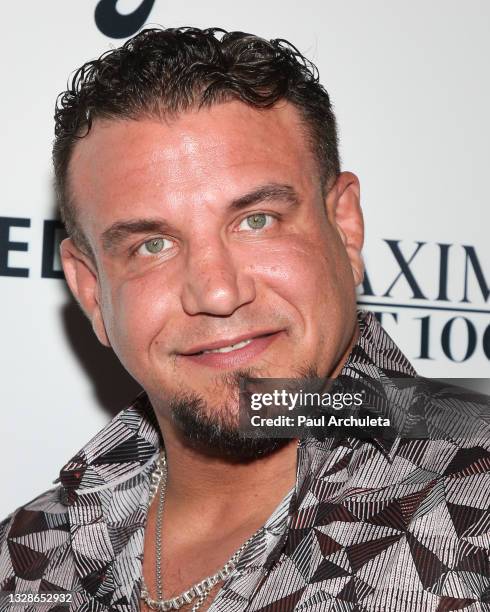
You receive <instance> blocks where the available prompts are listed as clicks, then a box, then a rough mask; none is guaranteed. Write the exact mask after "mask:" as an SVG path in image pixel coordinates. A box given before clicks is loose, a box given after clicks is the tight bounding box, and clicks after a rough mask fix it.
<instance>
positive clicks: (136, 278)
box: [0, 28, 490, 612]
mask: <svg viewBox="0 0 490 612" xmlns="http://www.w3.org/2000/svg"><path fill="white" fill-rule="evenodd" d="M54 166H55V175H56V186H57V191H58V197H59V202H60V207H61V212H62V215H63V219H64V221H65V224H66V227H67V231H68V233H69V235H70V237H69V238H68V239H66V240H65V241H64V242H63V243H62V247H61V255H62V261H63V267H64V271H65V275H66V279H67V282H68V284H69V286H70V289H71V290H72V292H73V294H74V295H75V297H76V299H77V300H78V302H79V303H80V306H81V307H82V309H83V310H84V312H85V314H86V315H87V316H88V317H89V319H90V321H91V322H92V325H93V328H94V331H95V333H96V334H97V337H98V338H99V340H100V341H101V342H102V343H103V344H104V345H106V346H108V347H111V348H112V349H113V350H114V351H115V353H116V354H117V356H118V357H119V359H120V360H121V362H122V363H123V364H124V366H125V367H126V368H127V370H128V371H129V372H130V374H131V375H132V376H133V377H134V378H135V379H136V380H137V381H138V382H139V383H140V384H141V385H142V387H143V388H144V390H145V393H144V394H142V395H141V396H140V397H139V398H137V399H136V401H135V402H134V403H133V404H132V405H131V406H130V407H129V408H127V409H125V410H123V411H122V412H121V413H119V415H117V416H116V418H115V419H113V421H111V422H110V423H109V424H108V425H107V426H106V427H105V428H104V429H103V430H102V431H101V432H100V433H99V434H98V435H97V436H96V437H95V438H94V439H93V440H91V441H90V442H89V443H88V444H87V445H86V446H85V447H84V448H83V449H82V450H81V451H80V452H79V453H77V454H76V455H75V456H74V457H73V458H72V459H71V460H70V461H69V462H68V463H67V464H66V465H65V466H64V467H63V468H62V470H61V473H60V478H59V480H58V482H57V485H56V486H55V487H54V488H53V489H51V490H50V491H48V492H46V493H44V494H43V495H41V496H39V497H38V498H36V499H35V500H33V501H32V502H30V503H28V504H26V505H25V506H23V507H22V508H20V509H18V510H17V511H16V512H14V513H13V514H12V515H11V516H10V517H8V518H7V519H6V520H5V521H4V522H3V524H2V528H1V531H0V534H1V542H2V549H1V556H0V587H1V589H2V590H3V591H4V592H5V593H6V595H5V596H4V599H3V604H2V605H4V608H2V609H7V608H8V606H13V605H14V603H15V602H16V601H18V602H20V603H19V605H20V607H22V606H24V609H26V610H31V609H32V610H34V609H36V610H39V609H41V608H42V606H44V608H43V609H47V610H58V609H62V606H63V605H69V607H70V609H73V610H87V611H88V610H93V611H99V610H100V611H102V610H111V611H112V610H114V611H116V610H118V611H129V610H138V609H141V610H148V609H161V610H168V609H180V610H185V611H190V610H208V609H209V610H210V611H212V612H217V611H236V612H238V611H244V610H248V611H259V610H260V611H263V612H265V611H270V612H272V611H279V610H281V611H289V610H298V611H299V610H302V611H303V610H304V611H308V612H310V611H320V610H322V611H323V610H373V611H374V610H456V609H458V610H460V609H467V610H483V609H490V568H489V558H488V552H489V548H490V545H489V538H490V532H489V525H490V514H489V511H488V505H489V504H488V501H489V492H490V474H489V473H488V466H489V465H490V463H489V457H490V455H489V442H490V438H489V435H488V423H487V422H486V421H485V420H484V419H483V418H481V417H480V416H478V412H479V411H480V412H482V410H484V409H485V404H484V399H483V398H481V397H479V396H476V395H472V394H470V393H468V394H466V395H465V396H460V397H457V396H455V397H452V396H451V395H450V394H449V392H448V390H447V389H445V388H441V387H430V385H428V383H427V381H423V380H422V379H419V378H418V377H417V376H416V373H415V371H414V370H413V368H412V366H411V365H410V364H409V362H408V361H407V360H406V358H405V357H404V356H403V355H402V353H401V352H400V351H399V349H398V348H397V347H396V346H395V345H394V343H393V342H392V340H391V339H390V338H389V337H388V336H387V335H386V333H385V332H384V331H383V330H382V328H381V327H380V326H379V325H378V323H377V321H376V319H375V318H374V316H373V315H371V314H370V313H362V312H359V313H357V312H356V299H355V286H356V285H358V284H359V283H360V282H361V281H362V276H363V264H362V258H361V248H362V243H363V221H362V214H361V210H360V205H359V183H358V180H357V178H356V177H355V176H354V175H353V174H351V173H349V172H341V171H340V164H339V157H338V150H337V137H336V125H335V118H334V115H333V113H332V109H331V105H330V101H329V97H328V95H327V92H326V91H325V90H324V88H323V87H322V86H321V85H320V84H319V83H318V79H317V76H316V72H315V69H314V67H313V66H312V65H311V64H310V63H309V62H308V61H307V60H305V59H304V58H303V57H302V56H301V55H300V54H299V52H298V51H297V50H296V49H295V48H294V47H292V46H291V45H289V43H286V42H285V41H281V40H273V41H266V40H263V39H261V38H258V37H255V36H252V35H249V34H243V33H236V32H235V33H223V31H221V30H204V31H201V30H198V29H188V28H181V29H172V30H146V31H143V32H141V33H140V34H138V35H137V36H135V37H134V38H133V39H132V40H130V41H129V42H127V43H126V44H125V45H124V46H123V47H122V48H120V49H115V50H112V51H110V52H108V53H107V54H105V55H103V56H102V57H101V58H99V59H98V60H96V61H94V62H89V63H88V64H85V65H84V66H83V67H82V68H80V69H79V71H77V73H76V74H75V76H74V78H73V81H72V83H71V85H70V88H69V89H68V90H67V91H66V92H65V93H64V94H63V95H62V96H61V97H60V99H59V102H58V106H57V110H56V140H55V144H54ZM339 377H343V378H346V379H348V378H352V379H361V380H364V379H366V380H370V381H381V380H383V381H389V384H390V391H392V392H393V394H394V395H393V394H392V395H390V396H389V397H391V399H390V401H389V402H388V403H387V405H386V410H387V411H388V413H389V414H391V415H392V417H393V421H394V422H398V421H400V419H401V420H403V419H404V418H405V417H406V415H408V414H410V415H415V416H416V420H417V421H418V422H422V423H423V424H424V427H425V426H427V430H430V428H431V427H432V426H433V425H434V423H435V422H436V420H437V414H438V410H439V413H440V411H441V410H442V411H443V413H444V414H445V415H446V414H447V415H450V419H449V420H451V422H452V423H453V424H454V430H455V431H458V432H459V433H461V431H462V432H463V433H464V434H465V436H464V439H463V440H461V439H459V438H457V437H451V438H450V439H449V440H446V439H443V437H442V436H441V437H440V439H428V438H429V436H426V439H414V438H410V439H405V438H402V437H401V435H397V436H396V437H395V438H393V439H384V438H383V437H382V436H374V437H372V438H367V439H365V438H363V437H362V436H356V435H352V436H348V435H347V436H330V435H326V437H324V439H323V440H317V439H315V438H313V437H311V436H307V437H303V438H301V439H300V440H298V439H296V438H288V437H284V438H275V437H266V438H260V437H259V438H249V437H246V436H245V435H244V434H243V432H242V431H241V430H240V428H239V424H238V403H239V402H238V399H239V398H238V385H239V383H240V381H243V380H251V379H254V378H255V379H263V378H268V379H269V378H272V379H274V378H289V379H298V380H307V381H308V380H318V379H320V380H324V379H327V378H339ZM398 379H400V380H401V381H402V383H400V384H399V385H398V384H397V383H396V382H395V381H396V380H398ZM402 388H408V389H409V392H410V393H409V395H410V403H406V402H405V403H404V402H402V401H400V402H398V403H397V401H396V397H398V396H397V395H396V394H397V393H398V391H399V389H402ZM386 397H388V395H387V396H386ZM393 398H395V399H393ZM463 400H465V401H463ZM414 418H415V417H414ZM475 419H476V423H477V427H476V428H470V427H469V425H468V423H469V422H472V423H474V422H475ZM433 429H434V427H433ZM470 430H471V431H470ZM206 577H208V578H209V579H207V580H203V579H205V578H206ZM196 585H197V586H196ZM27 592H30V593H35V594H36V595H41V594H43V595H44V594H49V593H50V592H56V593H67V594H68V595H69V598H68V600H67V599H66V598H64V599H63V600H61V599H59V598H58V601H56V602H53V601H51V602H46V601H44V602H42V601H40V598H39V597H38V601H33V599H32V597H31V600H30V601H31V602H32V603H29V600H28V599H27V598H25V597H24V599H22V598H21V597H20V595H21V594H23V593H27ZM14 593H17V594H19V597H18V598H17V600H15V598H14V597H13V594H14ZM182 593H184V595H182V596H180V594H182ZM45 599H46V598H45ZM67 601H68V603H67Z"/></svg>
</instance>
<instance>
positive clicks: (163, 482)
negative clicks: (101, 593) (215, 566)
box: [141, 451, 264, 612]
mask: <svg viewBox="0 0 490 612" xmlns="http://www.w3.org/2000/svg"><path fill="white" fill-rule="evenodd" d="M159 486H160V497H159V501H158V514H157V533H156V541H155V557H156V567H155V578H156V585H157V598H158V599H152V598H151V597H150V593H149V591H148V587H147V586H146V584H145V581H144V579H142V585H141V599H142V600H143V601H144V602H145V603H146V605H147V606H148V607H149V608H151V609H152V610H160V611H162V610H163V611H165V612H166V611H168V610H178V609H179V608H181V607H182V606H184V605H185V604H188V603H191V602H192V601H193V600H194V599H195V598H196V597H197V598H198V600H197V601H196V603H195V604H194V605H193V607H192V610H191V612H197V610H198V609H199V608H200V607H201V605H202V604H203V603H204V601H205V599H206V597H207V596H208V595H209V593H210V591H211V589H212V588H213V587H214V585H215V584H218V582H221V581H222V580H224V579H225V578H227V577H228V576H229V575H230V574H231V572H232V571H233V570H234V569H235V567H236V564H237V561H238V559H239V557H240V555H241V554H242V552H243V550H244V549H245V547H246V546H247V545H248V544H249V543H250V542H251V541H252V540H253V538H255V536H256V535H257V534H258V533H260V532H261V531H262V530H263V529H264V528H263V527H261V528H260V529H258V530H257V531H256V532H255V533H254V534H253V535H252V536H250V537H249V538H248V540H247V541H246V542H244V543H243V544H242V545H241V546H240V548H239V549H238V550H237V551H236V552H235V553H234V554H233V555H232V557H230V559H229V560H228V561H227V562H226V563H225V564H224V565H223V567H222V568H221V569H220V570H218V571H217V572H216V573H215V574H213V575H212V576H208V577H207V578H204V579H203V580H201V581H200V582H198V583H196V584H194V585H193V586H191V587H190V588H189V589H187V590H186V591H183V592H182V593H181V594H180V595H177V596H176V597H172V598H171V599H163V588H162V517H163V502H164V499H165V489H166V486H167V459H166V456H165V452H164V451H162V453H161V455H160V457H159V458H158V460H157V463H156V466H155V468H154V470H153V472H152V474H151V481H150V497H149V502H148V508H149V507H150V506H151V504H152V502H153V500H154V499H155V496H156V494H157V491H158V487H159Z"/></svg>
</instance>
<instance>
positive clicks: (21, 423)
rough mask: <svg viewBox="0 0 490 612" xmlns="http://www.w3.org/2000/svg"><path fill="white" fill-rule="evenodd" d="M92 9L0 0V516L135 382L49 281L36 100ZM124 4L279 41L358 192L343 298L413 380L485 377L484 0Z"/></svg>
mask: <svg viewBox="0 0 490 612" xmlns="http://www.w3.org/2000/svg"><path fill="white" fill-rule="evenodd" d="M114 3H115V2H114V1H112V2H111V1H108V2H106V1H105V0H104V2H103V3H102V5H103V6H102V8H104V6H105V5H111V4H114ZM98 4H99V2H98V0H71V1H70V2H66V0H50V2H35V1H34V0H31V1H30V2H27V3H26V2H22V3H20V2H19V3H14V2H9V3H8V4H7V3H6V4H5V5H4V6H2V14H3V24H4V26H3V28H2V29H3V32H2V35H1V37H0V53H1V55H0V57H1V62H2V65H1V68H2V97H1V102H0V103H1V117H2V140H1V145H0V151H1V155H2V159H1V160H0V164H1V168H2V172H3V177H2V185H1V189H2V199H1V201H0V296H1V300H0V338H1V351H0V372H1V377H2V378H1V380H2V395H1V397H2V399H1V402H2V403H1V408H2V415H1V417H2V419H1V423H2V428H3V431H2V434H3V435H2V444H1V446H0V465H1V487H2V495H1V497H0V518H2V517H3V516H5V515H6V514H7V513H8V512H9V511H11V510H12V509H14V508H15V507H16V506H18V505H19V504H21V503H23V502H26V501H27V500H29V499H31V498H32V497H34V495H37V494H38V493H40V492H41V491H42V490H44V489H46V488H48V487H49V486H51V482H52V480H53V479H54V478H56V477H57V475H58V471H59V468H60V467H61V466H62V465H63V463H65V461H66V460H68V459H69V458H70V457H71V456H72V455H73V454H74V453H75V452H76V451H77V450H78V449H79V448H80V447H81V446H82V445H83V444H85V442H86V441H87V440H88V439H89V438H90V437H91V436H92V435H93V434H95V433H96V432H97V431H98V430H99V429H100V428H101V427H102V426H103V425H104V423H105V422H107V420H108V419H109V418H110V417H111V415H112V414H114V413H115V412H116V411H117V410H118V409H120V408H121V407H123V405H124V404H125V403H126V402H127V401H128V400H130V399H131V398H132V396H133V395H134V394H135V390H136V389H137V387H136V385H135V384H134V383H133V382H132V381H131V380H129V379H128V377H127V375H125V373H124V372H123V370H122V368H121V366H119V365H118V364H117V362H115V360H114V359H113V357H112V355H111V354H110V352H109V351H108V350H106V349H102V348H100V347H98V346H97V343H96V341H95V338H93V336H92V332H91V329H90V327H89V325H88V324H87V323H86V322H85V321H84V319H83V317H82V316H81V315H80V313H79V311H78V309H77V307H76V306H75V305H74V304H73V303H71V302H70V300H69V297H68V294H67V292H66V289H65V287H64V282H63V280H61V279H60V278H51V277H52V276H56V270H57V269H58V270H59V261H58V260H57V258H56V257H54V259H53V257H52V252H53V247H54V246H55V243H56V236H57V234H56V232H54V231H53V228H54V227H55V226H54V225H53V224H52V223H49V221H52V220H54V219H55V218H56V211H55V209H54V206H53V197H52V193H51V168H50V155H51V142H52V137H53V121H52V116H53V107H54V100H55V97H56V95H57V94H58V92H60V91H61V90H62V89H64V86H65V83H66V80H67V77H68V75H69V74H70V73H71V72H72V71H73V70H74V69H75V68H77V67H78V66H79V65H80V64H81V63H83V62H85V61H86V60H88V59H92V58H94V57H96V56H98V55H99V54H100V53H101V52H103V51H105V50H107V49H109V48H110V47H113V46H119V45H120V44H122V42H124V39H117V40H116V39H115V38H113V37H111V36H108V35H106V34H104V33H103V32H101V31H100V30H99V28H98V26H97V24H96V22H95V19H94V12H95V9H96V6H97V5H98ZM26 5H27V6H26ZM140 5H141V8H140V10H141V11H142V12H145V11H146V13H148V11H150V12H149V14H148V17H147V19H146V23H149V24H160V25H163V26H165V27H171V26H173V27H175V26H180V25H193V26H199V27H208V26H220V27H224V28H226V29H239V30H244V31H249V32H253V33H256V34H259V35H262V36H265V37H268V38H276V37H280V38H287V39H289V40H290V41H291V42H293V43H294V44H295V45H296V46H297V47H298V48H299V49H300V50H301V51H302V52H303V53H305V54H306V55H307V56H308V57H309V58H310V59H312V60H313V61H314V62H315V63H316V64H317V65H318V67H319V70H320V75H321V77H322V82H323V83H324V85H325V86H326V88H327V90H328V91H329V93H330V95H331V97H332V100H333V103H334V106H335V110H336V114H337V117H338V121H339V126H340V138H341V154H342V160H343V168H344V169H349V170H352V171H354V172H356V173H357V174H358V176H359V178H360V181H361V186H362V199H363V205H364V211H365V220H366V229H367V236H366V248H365V260H366V266H367V273H368V279H369V281H370V283H369V285H370V286H367V285H366V286H365V287H364V292H361V294H362V293H363V294H362V295H360V296H359V302H360V303H362V304H363V305H365V304H369V305H371V306H368V307H371V308H372V309H373V310H376V311H378V312H381V313H383V314H382V320H383V324H384V325H385V327H386V329H387V330H388V332H389V333H390V334H391V335H392V336H393V338H394V339H395V341H396V342H397V343H398V344H399V345H400V347H401V348H402V350H404V351H405V353H406V354H407V356H408V357H409V358H410V359H411V360H412V362H413V363H414V365H415V367H416V368H417V369H418V371H419V372H420V373H421V374H424V375H427V376H434V377H483V378H488V377H490V367H489V365H490V304H489V286H490V245H489V241H488V230H489V226H490V210H489V205H488V185H487V183H488V176H489V171H488V168H489V166H490V154H489V146H488V143H489V142H490V120H489V117H488V109H489V108H490V71H489V70H488V58H489V56H490V36H489V34H490V27H489V26H490V4H489V3H488V2H485V1H483V0H482V1H479V0H466V2H464V3H462V2H459V1H454V0H451V1H448V0H432V2H426V1H425V0H424V1H422V0H411V2H408V1H406V0H404V1H403V2H402V1H400V0H398V1H393V2H387V1H386V0H369V1H368V2H366V1H362V0H358V1H353V0H342V1H340V0H337V1H335V2H334V1H331V0H322V1H320V0H318V1H313V0H306V1H303V2H301V3H298V2H295V1H293V0H269V1H268V2H263V0H248V1H247V2H242V3H230V2H229V1H228V0H226V1H225V0H213V1H212V2H202V1H198V0H182V1H181V2H173V3H170V2H168V1H166V0H154V2H152V1H151V0H144V1H143V2H141V0H124V1H122V0H121V1H120V2H118V3H117V9H118V11H119V12H120V13H121V14H122V15H129V17H127V19H131V17H130V15H131V14H132V13H133V12H134V11H135V10H136V9H138V6H140ZM109 8H110V7H109ZM99 10H101V9H99ZM143 17H144V15H143ZM112 23H113V25H114V27H115V28H116V29H117V28H120V27H122V26H124V19H121V18H120V19H118V20H115V21H114V20H113V22H112ZM121 24H122V26H121ZM99 25H100V26H101V27H103V29H106V26H104V24H102V23H100V24H99ZM108 33H109V34H112V35H114V34H115V32H108ZM46 221H48V223H47V224H46V223H45V222H46ZM16 243H17V244H16ZM417 249H418V250H417ZM414 253H415V254H414ZM412 255H413V258H412V260H411V262H410V264H409V265H408V266H405V267H404V264H403V262H404V261H409V260H410V259H411V257H412ZM43 261H44V271H43ZM19 269H20V270H21V271H20V272H19ZM402 270H405V274H403V273H402V272H401V271H402ZM19 274H22V275H23V276H19ZM393 283H394V284H393ZM390 286H391V287H390Z"/></svg>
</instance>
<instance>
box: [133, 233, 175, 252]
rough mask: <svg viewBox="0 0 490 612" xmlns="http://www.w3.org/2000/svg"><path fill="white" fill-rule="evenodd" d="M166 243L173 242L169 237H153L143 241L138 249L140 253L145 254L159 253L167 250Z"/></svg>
mask: <svg viewBox="0 0 490 612" xmlns="http://www.w3.org/2000/svg"><path fill="white" fill-rule="evenodd" d="M166 243H169V244H170V245H171V244H172V243H171V241H170V240H168V239H167V238H161V237H158V238H152V239H151V240H147V241H146V242H143V244H142V245H141V246H140V247H139V249H138V253H139V254H140V255H143V256H145V255H146V256H148V255H158V253H161V252H162V251H165V250H167V249H166V248H165V245H166Z"/></svg>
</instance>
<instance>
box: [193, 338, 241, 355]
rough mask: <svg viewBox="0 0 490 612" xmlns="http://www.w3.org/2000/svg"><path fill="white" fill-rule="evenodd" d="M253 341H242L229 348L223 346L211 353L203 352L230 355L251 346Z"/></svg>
mask: <svg viewBox="0 0 490 612" xmlns="http://www.w3.org/2000/svg"><path fill="white" fill-rule="evenodd" d="M251 342H252V339H251V338H250V340H242V341H241V342H237V343H236V344H230V345H229V346H223V347H221V348H217V349H211V350H209V351H202V352H203V353H229V352H230V351H235V350H236V349H239V348H242V347H243V346H247V344H250V343H251Z"/></svg>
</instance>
